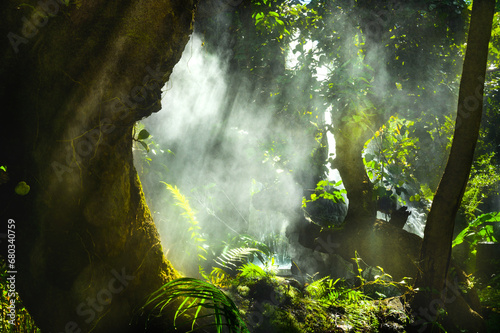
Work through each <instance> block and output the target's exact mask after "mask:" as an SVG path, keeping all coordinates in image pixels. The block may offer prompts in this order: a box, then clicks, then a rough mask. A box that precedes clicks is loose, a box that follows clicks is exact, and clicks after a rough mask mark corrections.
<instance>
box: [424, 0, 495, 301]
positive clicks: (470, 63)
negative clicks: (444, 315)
mask: <svg viewBox="0 0 500 333" xmlns="http://www.w3.org/2000/svg"><path fill="white" fill-rule="evenodd" d="M494 8H495V1H494V0H476V1H474V5H473V8H472V16H471V23H470V28H469V36H468V40H467V50H466V55H465V60H464V65H463V72H462V79H461V82H460V91H459V96H458V113H457V119H456V126H455V133H454V136H453V144H452V146H451V151H450V156H449V159H448V163H447V165H446V168H445V172H444V174H443V177H442V179H441V182H440V184H439V186H438V189H437V191H436V195H435V197H434V201H433V203H432V207H431V210H430V212H429V216H428V218H427V224H426V227H425V233H424V240H423V244H422V251H421V266H420V268H421V274H420V276H419V278H418V280H417V285H418V286H420V287H424V288H429V289H430V290H431V291H433V292H435V293H437V295H436V294H435V295H427V297H424V298H427V299H428V300H432V299H435V298H436V297H437V298H439V297H441V298H444V297H445V296H446V288H445V283H446V278H447V273H448V267H449V263H450V258H451V242H452V237H453V227H454V223H455V217H456V213H457V210H458V208H459V207H460V202H461V200H462V196H463V193H464V190H465V186H466V185H467V180H468V178H469V172H470V169H471V165H472V160H473V156H474V149H475V146H476V142H477V139H478V135H479V127H480V123H481V114H482V106H483V88H484V79H485V74H486V63H487V57H488V43H489V39H490V35H491V26H492V18H493V13H494ZM444 305H447V304H444Z"/></svg>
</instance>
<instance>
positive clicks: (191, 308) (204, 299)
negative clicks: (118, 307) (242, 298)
mask: <svg viewBox="0 0 500 333" xmlns="http://www.w3.org/2000/svg"><path fill="white" fill-rule="evenodd" d="M169 305H174V306H176V307H177V308H176V310H175V314H174V328H175V329H176V330H177V329H179V328H182V327H185V326H186V325H188V326H189V327H190V328H191V329H190V330H189V331H188V332H195V331H198V330H201V329H203V328H207V327H215V328H216V330H217V332H218V333H222V332H223V331H224V332H230V333H233V332H234V333H240V332H241V333H247V332H248V329H247V327H246V325H245V322H244V321H243V319H242V317H241V315H240V312H239V310H238V308H237V307H236V305H235V304H234V302H233V301H232V300H231V299H230V298H229V297H228V296H227V295H226V294H224V293H223V292H222V291H221V290H220V289H219V288H217V287H215V286H213V285H211V284H210V283H208V282H205V281H201V280H197V279H192V278H181V279H176V280H173V281H170V282H168V283H166V284H165V285H163V286H162V287H161V288H160V289H158V290H157V291H155V292H154V293H152V294H151V296H150V297H149V299H148V300H147V302H146V304H145V305H144V306H143V307H142V308H141V312H142V313H145V312H146V311H148V312H149V317H148V320H149V319H150V317H151V316H156V317H161V316H162V314H163V311H164V310H165V309H166V308H167V307H168V306H169ZM151 307H152V309H151V310H147V309H149V308H151ZM212 320H213V321H212ZM200 322H201V324H200ZM197 323H198V324H197ZM224 328H226V330H223V329H224Z"/></svg>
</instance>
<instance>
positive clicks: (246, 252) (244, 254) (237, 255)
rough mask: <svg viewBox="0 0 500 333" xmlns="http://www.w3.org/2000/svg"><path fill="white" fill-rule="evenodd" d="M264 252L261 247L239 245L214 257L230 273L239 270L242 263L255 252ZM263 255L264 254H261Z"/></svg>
mask: <svg viewBox="0 0 500 333" xmlns="http://www.w3.org/2000/svg"><path fill="white" fill-rule="evenodd" d="M258 252H260V253H262V251H260V250H259V249H255V248H249V247H239V248H236V249H230V250H227V251H225V252H223V253H222V254H221V255H220V256H218V257H217V258H215V259H214V261H215V263H216V264H217V265H219V266H220V267H221V268H222V269H223V270H225V271H227V272H228V273H229V272H231V271H235V270H237V269H238V268H239V267H240V266H241V265H243V264H244V263H245V262H247V261H248V259H249V257H250V256H253V255H254V254H255V253H258ZM261 257H262V256H261Z"/></svg>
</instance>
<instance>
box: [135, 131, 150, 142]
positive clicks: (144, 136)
mask: <svg viewBox="0 0 500 333" xmlns="http://www.w3.org/2000/svg"><path fill="white" fill-rule="evenodd" d="M150 136H151V134H149V132H148V131H146V130H145V129H143V130H142V131H140V132H139V135H138V136H137V140H139V141H140V140H144V139H147V138H149V137H150Z"/></svg>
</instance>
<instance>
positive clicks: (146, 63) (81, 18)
mask: <svg viewBox="0 0 500 333" xmlns="http://www.w3.org/2000/svg"><path fill="white" fill-rule="evenodd" d="M194 2H195V0H192V1H191V0H190V1H186V0H163V1H127V0H122V1H116V0H115V1H98V0H96V1H77V2H71V4H70V5H66V4H65V2H64V1H62V0H47V1H39V2H37V1H34V0H28V1H25V2H24V3H22V4H21V3H20V2H19V4H18V3H17V2H16V1H5V2H2V4H1V5H0V6H1V18H2V19H1V22H2V23H1V24H0V29H1V33H2V36H4V37H3V39H2V44H1V46H2V51H3V52H2V56H1V57H2V62H1V63H2V66H1V67H0V73H1V75H2V81H1V83H0V87H1V88H0V96H1V100H2V104H3V110H4V111H3V112H4V116H5V115H7V116H8V121H5V119H6V118H5V117H4V122H3V125H4V126H3V128H2V131H1V132H0V136H1V142H2V156H1V157H0V164H1V165H6V166H7V170H8V173H9V176H10V181H9V182H8V183H6V184H3V185H1V186H0V192H1V197H0V200H1V201H2V204H4V203H5V207H2V211H1V213H2V224H6V223H7V219H12V220H13V221H15V225H16V243H15V245H16V263H15V266H14V267H13V269H12V270H15V271H17V274H14V275H15V277H16V287H17V290H18V292H19V294H20V295H21V297H22V299H23V301H24V303H25V305H26V306H27V308H28V310H29V311H30V313H31V314H32V316H33V317H34V319H35V321H36V323H37V325H38V326H39V327H40V328H41V329H43V330H44V331H47V332H49V331H52V332H80V330H79V329H81V332H88V331H92V332H127V331H135V330H134V329H133V327H132V326H130V325H129V323H130V321H131V318H132V315H133V314H134V310H136V308H137V307H138V306H141V305H142V304H143V302H144V300H145V298H146V297H147V296H148V294H149V293H151V292H152V291H154V290H155V289H157V288H159V287H160V286H161V285H162V284H163V283H165V282H166V281H168V280H171V279H172V278H174V277H176V276H177V273H176V272H175V270H174V269H173V268H172V266H171V265H170V263H169V262H168V261H167V260H166V259H165V257H164V256H163V251H162V247H161V245H160V241H159V236H158V233H157V231H156V228H155V226H154V224H153V221H152V218H151V215H150V212H149V209H148V207H147V205H146V203H145V201H144V195H143V193H142V189H141V185H140V182H139V179H138V177H137V173H136V171H135V169H134V166H133V161H132V128H133V126H134V123H135V122H136V121H137V120H139V119H141V118H143V117H146V116H148V115H150V114H151V113H152V112H156V111H158V110H159V108H160V103H159V98H160V89H161V87H162V86H163V84H164V83H165V81H166V80H167V79H168V77H169V75H170V73H171V70H172V68H173V66H174V65H175V63H176V62H177V61H178V60H179V58H180V56H181V54H182V51H183V49H184V46H185V44H186V42H187V40H188V38H189V34H190V32H191V24H192V20H193V13H194ZM68 3H69V2H68ZM19 181H25V182H26V183H27V184H28V185H30V186H31V190H30V192H29V193H28V194H27V195H25V196H19V195H16V194H14V187H15V186H16V184H17V183H18V182H19ZM4 253H5V252H3V251H2V255H3V254H4Z"/></svg>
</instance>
